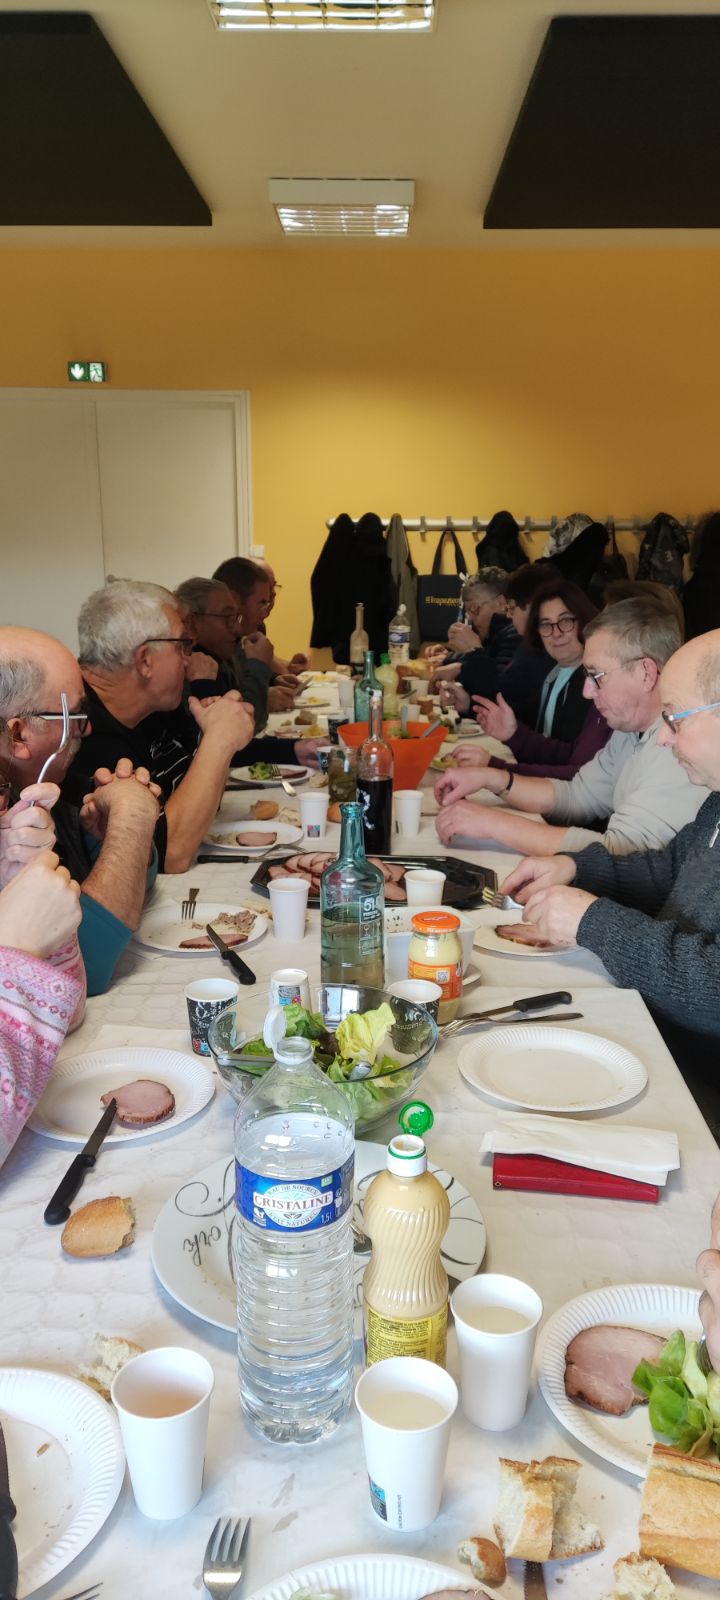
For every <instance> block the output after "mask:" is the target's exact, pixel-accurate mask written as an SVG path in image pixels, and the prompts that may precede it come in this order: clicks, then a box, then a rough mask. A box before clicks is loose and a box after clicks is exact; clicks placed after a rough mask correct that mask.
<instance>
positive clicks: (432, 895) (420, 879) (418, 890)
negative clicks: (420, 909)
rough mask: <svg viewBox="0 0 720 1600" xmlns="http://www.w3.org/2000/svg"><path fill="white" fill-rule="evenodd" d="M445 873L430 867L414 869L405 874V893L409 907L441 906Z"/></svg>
mask: <svg viewBox="0 0 720 1600" xmlns="http://www.w3.org/2000/svg"><path fill="white" fill-rule="evenodd" d="M444 887H445V873H444V872H435V871H434V869H431V868H429V867H412V868H411V870H410V872H406V873H405V893H406V894H407V903H408V905H409V906H441V905H442V897H443V889H444Z"/></svg>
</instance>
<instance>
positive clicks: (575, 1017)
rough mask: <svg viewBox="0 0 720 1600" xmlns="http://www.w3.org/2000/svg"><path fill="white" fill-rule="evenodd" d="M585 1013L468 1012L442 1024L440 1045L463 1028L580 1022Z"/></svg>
mask: <svg viewBox="0 0 720 1600" xmlns="http://www.w3.org/2000/svg"><path fill="white" fill-rule="evenodd" d="M584 1015H585V1013H584V1011H543V1012H542V1014H541V1015H538V1013H537V1011H533V1012H532V1013H531V1015H530V1016H527V1017H496V1018H493V1017H489V1016H488V1014H487V1012H486V1011H485V1012H476V1011H468V1013H467V1016H465V1017H453V1018H452V1021H451V1022H441V1024H440V1029H439V1032H440V1043H441V1044H442V1043H443V1042H444V1040H445V1039H452V1037H453V1035H454V1034H456V1033H462V1030H463V1028H475V1027H477V1026H478V1025H479V1023H481V1022H483V1023H486V1024H487V1026H488V1027H489V1028H514V1027H515V1026H516V1024H517V1023H520V1022H579V1021H580V1019H581V1017H584Z"/></svg>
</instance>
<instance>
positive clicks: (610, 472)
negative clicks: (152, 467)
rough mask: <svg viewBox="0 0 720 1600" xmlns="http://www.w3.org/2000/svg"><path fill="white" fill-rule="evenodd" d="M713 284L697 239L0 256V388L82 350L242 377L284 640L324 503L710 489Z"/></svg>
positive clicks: (367, 506)
mask: <svg viewBox="0 0 720 1600" xmlns="http://www.w3.org/2000/svg"><path fill="white" fill-rule="evenodd" d="M717 280H718V265H717V256H716V254H715V253H714V252H712V251H710V250H708V251H676V252H669V251H668V252H656V251H651V250H648V251H638V252H632V253H630V252H619V251H602V252H601V251H593V252H585V251H582V250H577V251H566V252H545V251H542V250H538V251H532V252H521V251H517V252H496V251H492V252H487V253H479V252H478V253H470V252H467V253H461V252H457V253H452V252H417V251H407V252H403V250H402V248H401V247H398V248H396V247H394V246H393V247H390V246H387V247H386V246H378V249H377V251H375V250H373V249H372V248H368V249H363V250H362V251H351V252H349V253H345V252H344V251H343V250H342V249H339V248H338V249H327V250H322V251H321V250H318V249H315V248H311V249H304V248H303V247H302V246H301V247H300V248H299V249H298V251H297V253H295V252H294V251H293V252H292V253H291V252H290V250H287V249H283V250H278V251H277V252H254V253H251V252H248V253H234V252H218V253H211V252H208V251H205V250H201V249H198V250H196V251H185V252H174V251H170V250H168V251H162V252H161V251H148V252H139V251H124V250H117V251H105V252H100V251H97V252H91V251H88V252H84V251H62V252H61V251H56V252H52V251H44V252H40V251H25V252H20V251H5V252H3V253H0V303H1V304H2V338H0V385H16V386H46V387H59V386H62V385H63V384H64V382H65V371H66V362H67V360H68V358H69V357H71V356H73V355H76V354H77V353H78V352H80V353H83V354H90V355H97V356H99V357H102V358H104V359H105V360H107V361H108V363H109V365H110V370H111V376H112V382H113V385H114V386H115V387H116V388H128V389H136V388H160V389H165V388H184V389H188V388H197V389H237V388H243V389H244V388H247V389H249V390H250V391H251V396H252V460H253V500H254V536H255V538H256V540H257V541H258V542H259V543H263V544H265V546H266V552H267V554H268V556H269V557H270V559H272V560H273V561H274V563H275V564H276V566H277V568H278V570H279V575H280V577H281V579H282V582H283V584H284V588H283V593H282V598H281V600H280V601H279V603H278V607H277V611H276V613H275V617H274V626H273V629H272V632H273V634H274V636H275V638H276V642H277V644H278V646H279V647H280V648H281V649H283V650H285V649H290V648H291V647H297V646H299V645H301V644H304V643H305V642H306V641H307V638H308V635H309V624H310V607H309V593H308V578H309V574H310V570H311V568H312V565H313V562H314V560H315V557H316V554H317V552H318V550H319V548H320V545H321V542H322V539H323V536H324V527H323V525H324V521H325V518H326V517H327V516H329V515H331V514H333V513H336V512H338V511H341V510H344V509H347V510H349V511H350V512H351V513H353V514H355V515H358V514H359V513H360V512H362V511H364V510H372V509H377V510H378V511H380V512H381V513H383V514H385V513H390V512H392V511H395V510H399V511H401V512H404V513H405V514H406V515H408V516H411V515H418V514H420V513H425V514H426V515H432V516H437V515H445V514H446V513H450V514H454V515H456V516H464V515H471V514H473V513H475V512H477V513H479V514H480V515H489V514H490V513H491V512H492V511H493V510H496V509H497V508H498V507H499V506H508V507H509V508H510V509H511V510H513V511H514V512H515V514H516V515H517V516H518V517H522V516H524V515H526V514H529V515H534V516H542V515H549V514H552V513H554V514H556V515H562V514H565V513H567V512H568V511H570V510H576V509H581V510H587V511H588V512H589V513H590V514H591V515H595V516H599V517H604V516H605V515H606V514H607V513H608V512H613V513H614V514H615V515H617V516H623V515H627V514H632V515H634V514H635V513H640V514H641V515H646V514H651V513H653V512H654V511H657V510H659V509H665V510H668V511H671V512H674V513H675V514H677V515H679V516H684V515H685V514H686V513H688V512H699V511H701V510H703V509H705V508H707V507H709V506H712V505H715V504H717V503H718V502H719V501H720V481H719V478H718V462H717V456H718V400H717V394H718V371H719V370H720V360H719V358H720V295H718V282H717ZM414 538H415V544H416V545H417V551H418V558H419V564H420V565H421V567H422V566H427V564H428V559H429V556H430V554H431V549H430V541H428V545H427V546H426V547H425V549H424V550H423V548H422V546H421V544H420V540H419V537H418V536H417V535H416V536H414ZM414 548H415V546H414ZM469 548H470V546H469V543H468V549H469Z"/></svg>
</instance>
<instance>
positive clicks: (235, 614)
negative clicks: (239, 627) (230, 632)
mask: <svg viewBox="0 0 720 1600" xmlns="http://www.w3.org/2000/svg"><path fill="white" fill-rule="evenodd" d="M203 615H204V616H206V617H218V618H219V620H220V621H221V622H227V623H228V624H230V625H231V626H232V623H233V622H239V621H240V612H239V611H231V610H230V608H229V607H228V609H227V611H205V612H204V613H203Z"/></svg>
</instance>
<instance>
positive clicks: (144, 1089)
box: [100, 1078, 175, 1128]
mask: <svg viewBox="0 0 720 1600" xmlns="http://www.w3.org/2000/svg"><path fill="white" fill-rule="evenodd" d="M100 1099H101V1101H102V1104H103V1105H104V1106H107V1105H109V1104H110V1101H111V1100H117V1120H118V1122H122V1123H123V1124H124V1125H125V1126H126V1127H128V1128H144V1127H147V1126H148V1124H149V1123H151V1122H165V1121H166V1119H167V1118H168V1117H171V1116H172V1114H173V1111H174V1110H175V1096H174V1094H173V1093H172V1091H171V1090H170V1089H168V1086H167V1084H166V1083H157V1082H156V1080H155V1079H154V1078H135V1079H134V1080H133V1082H132V1083H123V1084H122V1085H121V1087H120V1088H119V1089H110V1090H108V1093H107V1094H103V1095H101V1096H100Z"/></svg>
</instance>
